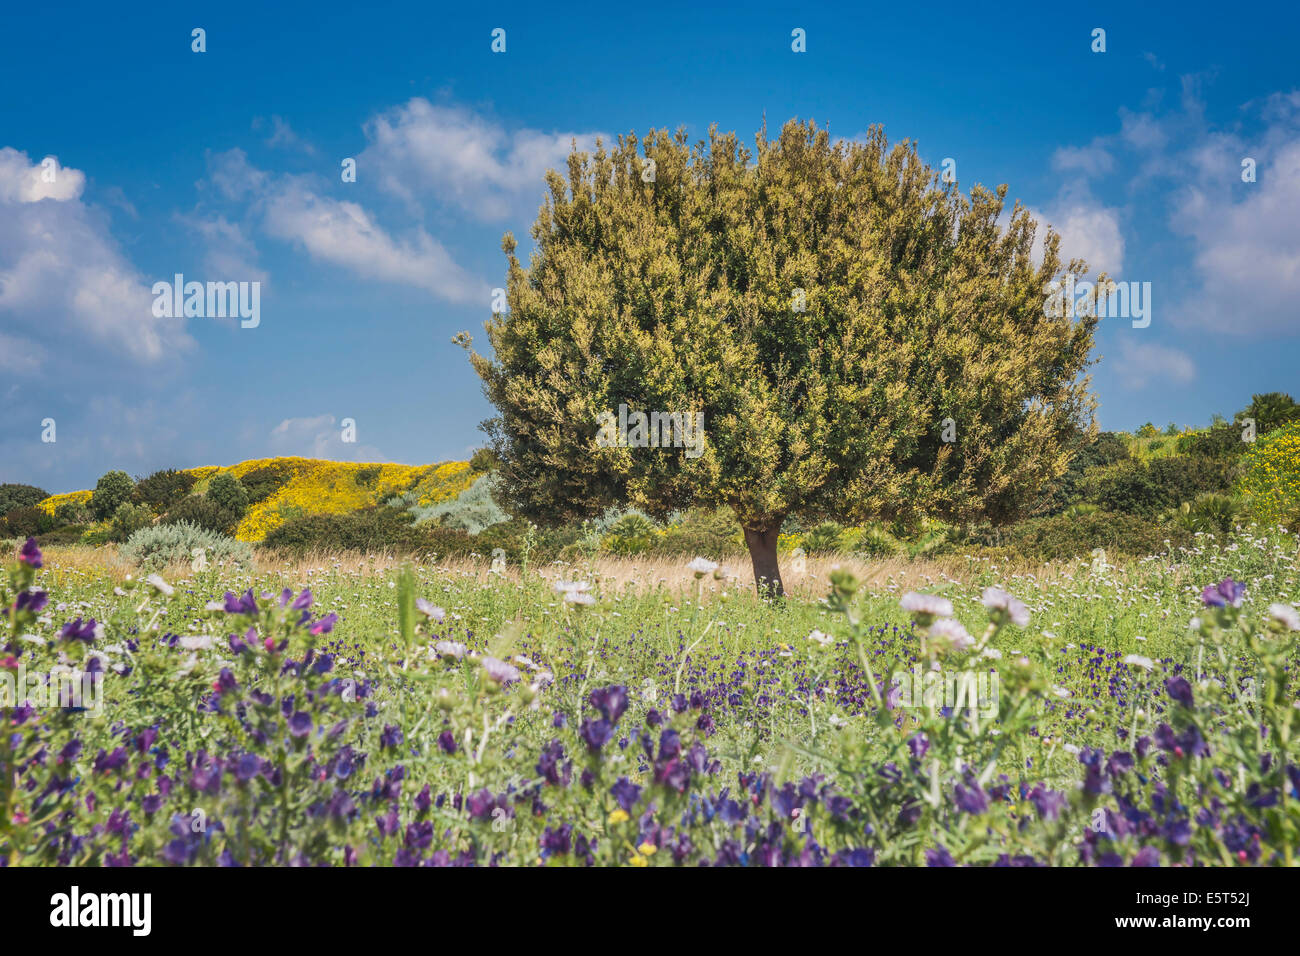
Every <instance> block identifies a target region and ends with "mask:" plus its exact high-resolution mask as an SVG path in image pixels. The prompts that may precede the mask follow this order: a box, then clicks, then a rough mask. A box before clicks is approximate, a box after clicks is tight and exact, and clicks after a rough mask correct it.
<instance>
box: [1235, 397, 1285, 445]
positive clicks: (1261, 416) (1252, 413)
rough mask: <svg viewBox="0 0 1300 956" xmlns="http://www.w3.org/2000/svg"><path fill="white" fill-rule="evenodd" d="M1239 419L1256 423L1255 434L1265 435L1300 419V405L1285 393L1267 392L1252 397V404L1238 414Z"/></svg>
mask: <svg viewBox="0 0 1300 956" xmlns="http://www.w3.org/2000/svg"><path fill="white" fill-rule="evenodd" d="M1237 418H1238V419H1239V420H1240V419H1245V418H1251V419H1254V421H1255V433H1256V434H1257V435H1265V434H1268V433H1269V432H1271V431H1273V430H1274V429H1275V428H1281V427H1282V426H1283V425H1286V424H1289V423H1291V422H1293V421H1296V420H1297V419H1300V404H1297V403H1296V400H1295V399H1294V398H1292V397H1291V396H1290V395H1288V394H1286V393H1285V392H1266V393H1265V394H1263V395H1252V396H1251V397H1250V404H1249V405H1247V406H1246V408H1245V410H1244V411H1242V412H1240V413H1238V415H1237Z"/></svg>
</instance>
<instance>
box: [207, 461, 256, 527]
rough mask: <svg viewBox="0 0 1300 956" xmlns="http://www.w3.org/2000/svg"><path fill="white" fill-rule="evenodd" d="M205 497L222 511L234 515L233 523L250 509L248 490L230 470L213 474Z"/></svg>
mask: <svg viewBox="0 0 1300 956" xmlns="http://www.w3.org/2000/svg"><path fill="white" fill-rule="evenodd" d="M204 497H206V498H207V499H208V500H209V501H211V502H212V503H213V504H214V505H216V506H217V507H218V508H220V509H221V510H222V511H226V512H229V513H230V514H232V515H234V516H235V517H234V521H232V522H231V523H232V524H233V523H234V522H237V521H239V519H240V518H242V517H244V512H245V511H247V510H248V491H247V490H245V488H244V485H243V483H242V482H241V481H240V480H239V479H238V478H236V477H235V476H234V475H232V474H231V473H230V472H228V471H221V472H218V473H217V474H215V475H213V476H212V480H211V481H209V482H208V490H207V492H206V493H205V495H204Z"/></svg>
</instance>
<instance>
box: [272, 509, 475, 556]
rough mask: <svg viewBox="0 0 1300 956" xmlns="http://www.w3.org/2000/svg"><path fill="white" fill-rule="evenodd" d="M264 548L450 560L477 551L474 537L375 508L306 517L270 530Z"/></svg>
mask: <svg viewBox="0 0 1300 956" xmlns="http://www.w3.org/2000/svg"><path fill="white" fill-rule="evenodd" d="M263 546H264V547H265V548H266V549H267V550H269V551H278V552H285V553H289V554H299V555H301V554H306V553H309V552H322V553H328V552H339V551H359V552H391V553H396V554H418V555H422V556H424V555H428V554H436V555H437V556H438V557H442V558H445V557H454V556H457V555H465V554H469V553H470V552H471V551H476V550H479V548H478V547H476V542H475V539H474V538H471V537H470V536H469V535H468V534H466V533H465V532H464V531H461V530H459V529H456V528H444V527H442V526H441V525H436V524H424V525H418V526H417V525H415V524H414V523H413V521H412V515H411V514H410V513H409V512H406V511H401V510H398V509H396V508H389V507H375V508H365V509H362V510H361V511H354V512H351V513H350V514H341V515H304V516H302V517H298V518H292V519H290V520H289V521H286V522H285V523H284V524H282V525H280V526H279V527H277V528H275V529H273V530H272V531H271V533H270V534H268V535H267V536H266V540H265V541H264V542H263Z"/></svg>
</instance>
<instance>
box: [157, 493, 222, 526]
mask: <svg viewBox="0 0 1300 956" xmlns="http://www.w3.org/2000/svg"><path fill="white" fill-rule="evenodd" d="M239 517H240V516H239V515H237V514H235V513H234V512H233V511H227V510H226V509H225V508H222V507H221V506H220V505H218V504H217V503H216V502H215V501H213V500H212V499H210V498H207V497H205V496H203V495H191V496H190V497H188V498H182V499H181V500H180V501H179V502H178V503H177V504H176V505H175V506H173V507H172V508H170V509H168V511H167V514H166V515H165V516H164V517H163V520H162V523H163V524H181V523H186V524H192V525H197V526H198V527H200V528H204V529H206V530H208V531H214V532H216V533H217V534H227V533H229V532H230V530H231V529H233V528H234V527H235V525H236V524H238V523H239Z"/></svg>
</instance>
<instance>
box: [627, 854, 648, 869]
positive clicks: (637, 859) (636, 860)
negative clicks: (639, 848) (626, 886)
mask: <svg viewBox="0 0 1300 956" xmlns="http://www.w3.org/2000/svg"><path fill="white" fill-rule="evenodd" d="M627 862H628V863H629V864H630V865H632V866H646V865H647V864H646V861H645V857H643V856H637V855H636V854H633V855H632V858H631V859H629V860H628V861H627Z"/></svg>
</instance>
